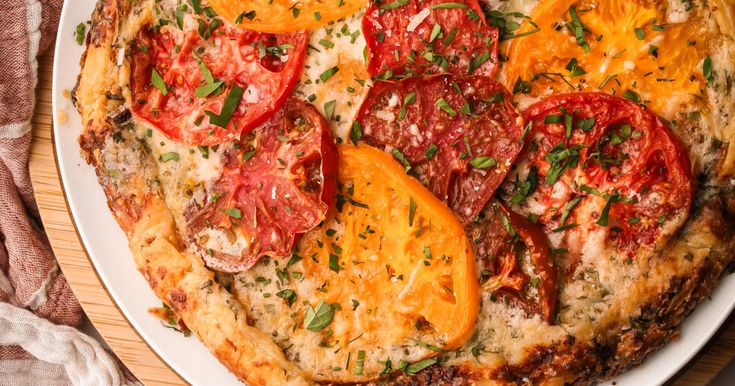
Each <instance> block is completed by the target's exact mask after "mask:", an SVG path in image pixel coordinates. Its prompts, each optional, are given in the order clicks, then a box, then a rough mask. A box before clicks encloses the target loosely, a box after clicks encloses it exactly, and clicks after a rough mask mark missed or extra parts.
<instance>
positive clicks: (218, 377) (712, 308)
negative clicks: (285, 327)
mask: <svg viewBox="0 0 735 386" xmlns="http://www.w3.org/2000/svg"><path fill="white" fill-rule="evenodd" d="M94 5H95V2H94V1H92V0H85V1H67V2H65V3H64V9H63V11H62V13H61V24H60V27H59V35H58V38H57V41H56V57H55V60H54V77H53V110H54V112H58V111H63V112H65V113H66V114H67V115H68V116H69V119H68V121H67V122H65V123H63V124H62V123H59V122H57V121H54V138H55V150H56V159H57V162H58V164H59V170H60V172H61V180H62V183H63V186H64V188H65V192H66V199H67V201H68V203H69V208H70V210H71V214H72V216H73V217H74V220H75V222H76V226H77V229H78V231H79V234H80V235H81V238H82V242H83V243H84V245H85V247H86V249H87V252H88V253H89V257H90V259H91V260H92V263H93V264H94V266H95V268H96V269H97V272H98V273H99V275H100V277H101V278H102V281H103V282H104V283H105V285H106V286H107V289H108V290H109V292H110V294H111V295H112V297H113V299H114V300H115V302H116V303H117V305H118V307H119V308H120V309H121V310H122V311H123V313H124V314H125V316H126V317H127V318H128V320H129V321H130V323H131V324H132V325H133V327H135V329H136V330H138V332H139V333H140V334H141V335H142V336H143V338H144V339H145V340H146V341H147V342H148V344H149V345H150V346H151V347H152V348H153V349H154V350H155V351H156V352H157V353H158V355H160V356H161V358H163V360H164V361H166V363H168V364H169V365H170V366H171V367H172V368H173V369H174V370H175V371H176V372H178V373H179V374H180V375H181V376H183V378H184V379H185V380H187V381H188V382H190V383H192V384H194V385H222V386H226V385H239V386H242V383H240V382H238V380H237V379H236V378H235V377H234V376H233V375H232V374H231V373H230V372H229V371H228V370H227V369H226V368H225V367H224V366H223V365H222V364H220V363H219V361H218V360H217V359H215V357H214V356H213V355H211V354H210V353H209V351H208V350H207V349H206V348H205V347H204V346H203V345H202V344H201V343H200V342H199V340H198V339H197V338H196V337H194V336H192V337H189V338H186V337H184V336H183V335H181V334H180V333H178V332H175V331H173V330H171V329H167V328H164V327H163V326H161V323H160V322H159V320H158V319H156V318H155V317H153V316H151V315H150V314H149V313H148V308H150V307H156V306H159V305H160V304H161V301H160V300H158V298H156V296H155V295H154V294H153V291H151V289H150V287H149V286H148V283H147V282H146V281H145V280H144V279H143V277H142V276H141V274H140V273H139V272H138V271H137V270H136V268H135V265H134V263H133V256H132V254H131V253H130V250H129V249H128V243H127V239H126V238H125V235H124V234H123V232H122V231H121V230H120V228H119V227H118V225H117V223H116V222H115V220H114V218H113V217H112V214H111V213H110V211H109V209H108V207H107V202H106V199H105V195H104V193H103V192H102V188H101V187H100V186H99V184H98V183H97V177H96V176H95V173H94V170H93V169H92V167H90V166H88V165H87V164H86V163H85V162H84V160H83V159H82V158H81V156H80V149H79V144H78V143H77V137H78V136H79V134H80V132H81V124H80V118H79V115H78V114H77V112H76V110H75V109H74V108H73V106H72V103H71V100H69V98H65V97H64V96H63V93H64V90H71V89H72V88H73V87H74V85H75V83H76V79H77V75H78V74H79V58H80V56H81V55H82V52H83V47H81V46H79V45H78V44H77V43H76V41H75V39H74V30H75V28H76V26H77V25H78V24H79V23H82V22H86V21H88V20H89V18H90V15H91V14H92V11H93V9H94ZM733 293H735V276H734V275H729V276H727V277H726V278H724V280H722V282H721V283H720V285H719V286H718V287H717V288H716V289H715V291H714V292H713V293H712V296H711V298H710V299H709V300H705V301H704V302H703V303H702V304H700V305H699V306H698V307H697V309H696V310H695V311H694V312H693V313H692V314H691V315H690V316H689V317H688V318H687V319H686V321H685V322H684V324H683V326H682V334H681V339H679V340H677V341H675V342H672V343H670V344H669V345H667V346H666V347H664V348H663V349H662V350H660V351H659V352H658V353H656V354H655V355H653V356H652V357H651V358H649V359H648V360H646V361H645V364H644V365H643V366H640V367H639V368H636V369H633V370H631V371H629V372H627V373H625V374H624V375H622V376H620V377H618V378H617V379H615V381H616V385H618V386H628V385H630V386H634V385H635V386H638V385H655V384H662V383H664V382H666V381H667V380H668V379H669V378H670V377H672V376H673V375H674V374H676V372H677V371H679V370H680V369H681V368H682V367H683V366H684V365H686V363H687V362H689V361H690V360H691V359H692V358H693V357H694V355H696V353H697V352H698V351H699V350H700V349H701V348H702V346H704V344H705V343H707V341H708V340H709V339H710V338H711V337H712V335H713V334H714V333H715V332H716V331H717V329H718V328H719V327H720V325H721V324H722V323H723V322H724V321H725V319H726V318H727V317H728V315H730V312H731V310H732V309H733V307H734V306H735V297H733V296H732V294H733Z"/></svg>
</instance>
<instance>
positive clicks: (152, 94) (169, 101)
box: [131, 15, 308, 146]
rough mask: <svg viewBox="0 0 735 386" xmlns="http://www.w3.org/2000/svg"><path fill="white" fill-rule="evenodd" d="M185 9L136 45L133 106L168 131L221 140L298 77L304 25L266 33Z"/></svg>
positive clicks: (234, 135) (265, 112) (236, 134)
mask: <svg viewBox="0 0 735 386" xmlns="http://www.w3.org/2000/svg"><path fill="white" fill-rule="evenodd" d="M204 20H205V19H204V18H201V19H194V18H192V17H190V16H189V15H186V16H182V17H181V21H180V22H178V21H177V23H178V24H179V25H178V26H174V25H170V24H167V25H164V26H163V27H160V26H157V27H156V28H149V29H143V30H141V31H140V33H139V34H138V36H137V37H136V39H135V41H134V44H133V50H134V53H133V56H132V60H131V86H132V92H133V101H132V112H133V114H134V115H135V116H136V117H137V118H139V119H142V120H144V121H147V122H148V123H150V124H152V125H153V126H155V127H156V128H157V129H159V130H160V131H161V132H163V133H164V134H165V135H166V136H167V137H168V138H170V139H172V140H175V141H177V142H182V143H185V144H189V145H205V146H206V145H216V144H220V143H223V142H226V141H234V140H238V139H239V138H240V134H241V133H247V132H249V131H250V130H252V129H254V128H255V127H257V126H258V125H259V124H261V123H263V122H264V121H265V120H266V119H268V118H269V117H270V116H271V115H273V113H274V112H275V111H276V110H277V109H278V108H279V107H280V106H281V104H283V102H284V101H285V99H286V97H287V96H288V95H290V93H291V90H292V89H293V87H294V86H295V85H296V82H297V81H298V77H299V74H300V73H301V69H302V66H303V61H304V56H305V52H306V46H307V43H308V37H307V34H306V32H293V33H287V34H278V35H274V34H265V33H259V32H254V31H247V30H241V29H238V28H235V27H232V26H230V25H227V24H223V23H222V22H221V20H220V19H218V18H212V19H209V20H208V21H204Z"/></svg>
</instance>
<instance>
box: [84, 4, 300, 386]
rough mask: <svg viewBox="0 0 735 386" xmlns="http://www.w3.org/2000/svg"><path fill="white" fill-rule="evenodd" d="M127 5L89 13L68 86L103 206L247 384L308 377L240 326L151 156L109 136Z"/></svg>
mask: <svg viewBox="0 0 735 386" xmlns="http://www.w3.org/2000/svg"><path fill="white" fill-rule="evenodd" d="M143 3H146V2H143ZM131 4H132V3H131V2H129V1H126V0H102V1H100V2H98V3H97V6H96V9H95V12H94V14H93V17H92V26H91V30H90V33H89V35H88V38H87V43H88V45H87V50H86V53H85V54H84V57H83V58H82V71H81V73H80V76H79V80H78V84H77V87H76V88H75V92H74V99H75V104H76V107H77V109H78V110H79V111H80V113H81V115H82V122H83V125H84V129H83V130H84V131H83V133H82V135H81V137H80V145H81V147H82V151H83V153H84V155H85V156H86V158H87V161H88V162H89V163H90V164H91V165H93V166H95V168H96V171H97V175H98V177H99V181H100V184H101V185H102V186H103V188H104V190H105V193H106V195H107V198H108V204H109V206H110V209H111V210H112V212H113V214H114V215H115V218H116V219H117V221H118V223H119V224H120V226H121V228H122V229H123V230H124V231H125V234H126V236H127V237H128V240H129V245H130V249H131V251H132V253H133V256H134V258H135V263H136V265H137V267H138V270H139V271H140V272H141V273H142V274H143V276H144V277H145V278H146V280H147V281H148V283H149V284H150V286H151V288H152V289H153V290H154V292H155V293H156V295H157V296H158V297H159V298H160V299H161V300H162V301H164V302H165V303H166V304H168V305H169V306H170V307H171V308H172V309H173V310H174V311H175V312H176V313H177V314H178V315H179V316H180V318H181V319H182V320H183V321H184V322H185V323H186V325H187V326H188V327H189V328H190V329H191V330H192V331H194V332H195V333H196V334H197V336H198V337H199V339H200V340H201V341H202V343H204V345H205V346H206V347H207V348H208V349H209V350H210V351H211V352H212V353H213V354H214V355H215V356H216V357H217V358H218V359H219V360H220V361H221V362H222V363H223V364H224V365H225V366H227V368H228V369H230V370H231V371H232V372H233V373H234V374H235V375H236V376H237V377H238V378H239V379H241V380H243V381H244V382H247V383H248V384H250V385H265V384H274V383H275V384H279V385H304V384H308V382H307V381H306V380H305V379H304V378H303V377H302V375H301V371H300V370H299V369H298V367H296V366H294V365H293V364H291V363H290V362H288V361H287V360H286V359H285V358H284V357H283V354H282V353H281V351H280V349H279V348H278V347H277V346H276V345H275V344H274V343H273V342H272V341H271V340H270V339H269V338H268V337H267V335H265V334H264V333H262V332H261V331H259V330H257V329H255V328H253V327H250V326H248V325H247V316H246V315H245V313H244V311H243V310H242V307H240V306H239V303H238V302H237V300H235V299H234V298H233V296H232V295H231V294H230V293H229V292H227V290H225V289H224V288H223V287H222V286H221V285H219V284H218V283H216V282H215V281H214V274H213V273H212V272H211V271H209V270H207V269H206V268H205V266H204V263H203V262H202V261H201V259H199V258H198V257H196V256H194V255H193V254H191V253H188V252H187V251H186V249H185V248H184V247H183V243H182V242H181V240H180V239H179V237H178V234H177V232H176V228H175V224H174V220H173V217H172V216H171V213H170V212H169V210H168V208H167V207H166V206H165V204H164V202H163V198H162V197H161V195H160V190H159V189H157V187H156V184H155V182H154V180H155V178H156V177H155V176H156V165H155V162H154V161H153V160H151V159H149V157H148V158H147V154H146V153H145V150H144V149H143V148H142V147H141V145H140V144H139V143H137V142H136V140H135V139H134V138H130V139H128V138H124V137H123V138H122V139H118V140H117V141H115V140H112V139H111V137H112V134H113V133H114V132H115V131H116V130H117V128H116V124H115V122H114V117H112V116H108V112H109V111H116V108H118V107H119V106H120V104H121V102H120V99H121V98H119V96H120V95H121V91H122V90H121V89H120V86H119V84H118V83H117V82H118V78H119V73H118V72H119V68H118V67H117V66H116V65H115V63H116V59H115V58H116V57H117V52H118V49H119V48H120V47H117V46H116V41H117V36H118V31H119V29H120V28H121V26H122V24H123V23H124V21H125V20H126V18H127V17H128V15H129V13H130V12H131ZM136 7H137V6H136ZM136 10H138V8H136ZM113 152H114V153H120V152H123V153H124V152H127V153H131V154H127V155H125V156H130V155H132V156H133V157H138V159H139V161H140V163H139V164H137V166H138V170H135V171H134V172H133V173H131V174H129V175H122V176H111V175H110V173H109V170H108V169H106V161H107V160H106V157H121V155H120V154H112V153H113Z"/></svg>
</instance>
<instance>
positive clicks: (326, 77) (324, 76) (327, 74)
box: [319, 66, 339, 82]
mask: <svg viewBox="0 0 735 386" xmlns="http://www.w3.org/2000/svg"><path fill="white" fill-rule="evenodd" d="M338 72H339V67H338V66H334V67H332V68H329V69H327V70H326V71H324V72H322V73H321V75H319V79H321V81H322V82H326V81H328V80H329V78H331V77H332V76H334V74H336V73H338Z"/></svg>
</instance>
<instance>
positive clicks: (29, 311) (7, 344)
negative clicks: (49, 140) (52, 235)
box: [0, 0, 137, 386]
mask: <svg viewBox="0 0 735 386" xmlns="http://www.w3.org/2000/svg"><path fill="white" fill-rule="evenodd" d="M62 1H63V0H0V26H2V28H0V386H2V385H13V386H22V385H38V384H44V385H67V384H74V385H124V384H131V383H133V382H137V381H135V378H134V377H132V375H130V373H129V372H126V370H125V369H124V368H122V366H121V365H119V362H118V361H117V359H116V358H115V357H114V355H112V354H111V353H109V352H107V351H105V350H104V349H103V348H102V347H101V346H100V344H99V343H98V342H96V341H95V340H94V339H92V338H90V337H88V336H86V335H84V334H83V333H81V332H79V331H78V330H77V329H75V328H74V327H78V326H79V325H80V323H81V321H82V317H83V313H82V309H81V307H80V305H79V303H78V302H77V300H76V298H75V297H74V294H73V293H72V292H71V289H70V288H69V285H68V284H67V282H66V279H65V278H64V274H63V273H62V272H61V271H60V270H59V266H58V264H57V263H56V260H55V258H54V255H53V252H52V250H51V247H50V246H49V242H48V240H47V238H46V235H45V234H44V232H43V229H42V225H41V221H40V218H39V214H38V209H37V207H36V203H35V200H34V197H33V188H32V186H31V181H30V177H29V174H28V157H29V151H30V146H31V116H32V114H33V102H34V88H35V87H36V81H37V77H36V75H37V67H38V63H37V61H36V57H37V56H38V55H39V54H40V53H41V52H43V51H44V50H45V49H46V47H48V46H49V44H50V43H51V42H52V41H53V39H54V36H55V32H56V27H57V24H58V20H59V14H60V11H61V5H62Z"/></svg>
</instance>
